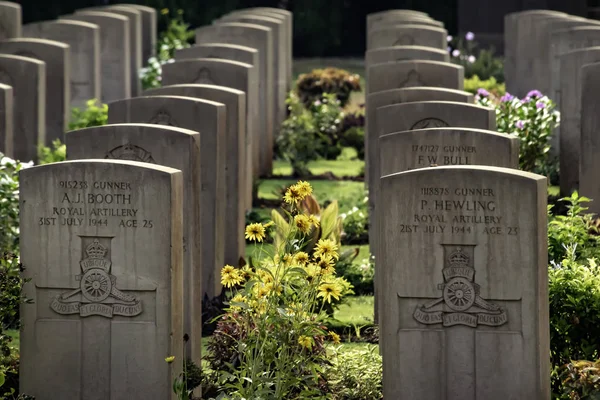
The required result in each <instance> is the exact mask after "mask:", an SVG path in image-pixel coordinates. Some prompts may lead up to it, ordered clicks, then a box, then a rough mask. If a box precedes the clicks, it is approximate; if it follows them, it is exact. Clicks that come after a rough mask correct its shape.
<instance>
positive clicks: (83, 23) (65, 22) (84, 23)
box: [47, 19, 100, 29]
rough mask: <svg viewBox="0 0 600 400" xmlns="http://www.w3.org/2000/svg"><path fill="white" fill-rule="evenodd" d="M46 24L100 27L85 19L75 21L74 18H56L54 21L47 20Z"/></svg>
mask: <svg viewBox="0 0 600 400" xmlns="http://www.w3.org/2000/svg"><path fill="white" fill-rule="evenodd" d="M47 24H49V25H71V26H79V27H82V28H86V29H100V27H99V26H98V25H96V24H94V23H91V22H87V21H76V20H74V19H57V20H55V21H48V22H47Z"/></svg>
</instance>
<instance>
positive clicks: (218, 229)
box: [108, 96, 226, 299]
mask: <svg viewBox="0 0 600 400" xmlns="http://www.w3.org/2000/svg"><path fill="white" fill-rule="evenodd" d="M127 122H129V123H145V124H158V125H167V126H174V127H178V128H184V129H189V130H192V131H196V132H198V133H200V184H201V187H200V202H199V204H198V207H200V220H201V230H202V232H201V233H200V235H201V237H202V241H201V242H200V243H198V244H197V245H198V246H200V250H199V252H200V254H201V255H202V259H201V261H200V263H201V264H202V271H203V273H202V282H201V285H202V292H201V293H200V296H201V298H204V296H205V295H208V297H209V299H212V298H213V297H215V296H217V295H219V294H220V293H221V283H220V279H219V275H218V272H219V271H220V270H221V268H222V267H223V265H224V263H223V257H224V252H225V247H224V236H223V232H224V229H225V226H224V225H225V214H224V212H225V198H224V195H225V176H224V173H225V165H224V160H225V138H226V131H225V106H224V105H223V104H221V103H217V102H214V101H209V100H204V99H198V98H192V97H179V96H149V97H135V98H133V99H125V100H119V101H115V102H113V103H110V104H109V105H108V123H109V124H119V123H127ZM192 284H200V283H199V282H195V283H192Z"/></svg>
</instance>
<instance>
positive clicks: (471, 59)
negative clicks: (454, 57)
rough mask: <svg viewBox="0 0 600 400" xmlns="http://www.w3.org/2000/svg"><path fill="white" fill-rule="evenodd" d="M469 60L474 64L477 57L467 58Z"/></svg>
mask: <svg viewBox="0 0 600 400" xmlns="http://www.w3.org/2000/svg"><path fill="white" fill-rule="evenodd" d="M467 60H468V61H469V62H470V63H471V64H473V63H474V62H475V56H469V58H467Z"/></svg>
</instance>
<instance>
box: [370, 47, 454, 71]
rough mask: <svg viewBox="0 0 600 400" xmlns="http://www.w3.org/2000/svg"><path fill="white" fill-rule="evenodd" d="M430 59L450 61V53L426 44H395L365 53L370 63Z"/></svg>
mask: <svg viewBox="0 0 600 400" xmlns="http://www.w3.org/2000/svg"><path fill="white" fill-rule="evenodd" d="M408 60H430V61H441V62H449V61H450V55H449V54H448V52H447V51H446V50H441V49H434V48H433V47H425V46H393V47H382V48H379V49H376V50H368V51H367V52H366V53H365V63H366V65H367V68H368V66H369V65H374V64H383V63H388V62H394V61H408Z"/></svg>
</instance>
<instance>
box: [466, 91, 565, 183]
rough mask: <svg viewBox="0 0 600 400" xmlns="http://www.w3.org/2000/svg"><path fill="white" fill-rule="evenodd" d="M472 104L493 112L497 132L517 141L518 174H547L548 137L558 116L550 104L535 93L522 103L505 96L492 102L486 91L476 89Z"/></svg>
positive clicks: (548, 160)
mask: <svg viewBox="0 0 600 400" xmlns="http://www.w3.org/2000/svg"><path fill="white" fill-rule="evenodd" d="M476 102H477V103H478V104H480V105H483V106H488V107H495V108H496V125H497V130H498V132H505V133H510V134H513V135H515V136H516V137H518V138H519V140H520V147H519V167H520V168H521V169H522V170H525V171H530V172H536V173H544V172H545V171H547V170H548V164H549V163H550V159H549V151H550V137H551V134H552V130H553V129H554V128H555V127H556V126H558V124H559V113H558V111H555V110H554V107H555V104H554V102H553V101H552V100H550V99H549V98H548V97H547V96H544V95H543V94H542V93H540V92H539V91H538V90H532V91H530V92H529V93H527V96H526V97H525V98H524V99H521V100H520V99H518V98H516V97H515V96H512V95H511V94H510V93H506V94H505V95H504V96H502V97H501V98H500V99H499V102H496V101H495V98H494V97H493V96H490V93H489V92H488V91H487V90H485V89H480V90H479V91H478V95H477V96H476Z"/></svg>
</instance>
